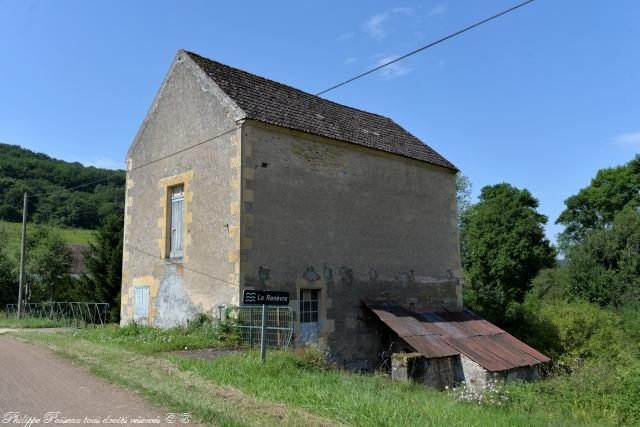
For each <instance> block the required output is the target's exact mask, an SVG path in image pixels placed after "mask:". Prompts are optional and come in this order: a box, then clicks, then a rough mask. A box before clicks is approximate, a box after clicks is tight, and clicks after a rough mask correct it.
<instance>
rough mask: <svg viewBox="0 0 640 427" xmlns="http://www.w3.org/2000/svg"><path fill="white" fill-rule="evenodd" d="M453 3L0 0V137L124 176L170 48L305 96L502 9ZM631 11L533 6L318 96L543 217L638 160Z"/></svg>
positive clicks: (638, 34)
mask: <svg viewBox="0 0 640 427" xmlns="http://www.w3.org/2000/svg"><path fill="white" fill-rule="evenodd" d="M514 4H515V2H513V1H505V0H483V1H479V0H457V1H444V2H443V1H424V2H415V1H405V2H390V1H386V2H385V1H367V2H364V1H363V2H345V1H323V2H299V1H296V2H293V1H289V2H264V1H259V2H258V1H255V2H254V1H244V2H209V1H181V2H178V1H174V2H168V1H154V2H151V1H148V2H143V1H135V2H132V1H108V2H107V1H91V2H89V1H58V2H50V1H44V0H43V1H30V0H20V1H7V0H0V52H1V53H2V56H1V57H0V70H1V71H0V72H1V74H0V77H1V78H0V142H4V143H9V144H18V145H21V146H24V147H27V148H30V149H32V150H36V151H41V152H45V153H47V154H49V155H51V156H54V157H58V158H62V159H65V160H70V161H80V162H82V163H85V164H93V165H97V166H103V167H122V166H123V162H124V160H123V159H124V155H125V153H126V150H127V148H128V146H129V144H130V143H131V141H132V139H133V137H134V135H135V133H136V131H137V129H138V126H139V125H140V123H141V122H142V119H143V118H144V116H145V114H146V112H147V109H148V107H149V105H150V103H151V101H152V99H153V97H154V95H155V93H156V90H157V89H158V87H159V85H160V83H161V81H162V79H163V78H164V75H165V73H166V72H167V69H168V67H169V64H170V62H171V60H172V59H173V57H174V55H175V53H176V51H177V50H178V49H179V48H185V49H188V50H192V51H194V52H197V53H199V54H201V55H203V56H207V57H210V58H212V59H216V60H218V61H221V62H224V63H227V64H229V65H233V66H236V67H239V68H242V69H245V70H247V71H250V72H253V73H256V74H259V75H262V76H265V77H268V78H272V79H275V80H278V81H281V82H283V83H287V84H290V85H292V86H295V87H298V88H300V89H303V90H306V91H309V92H318V91H320V90H322V89H325V88H326V87H329V86H331V85H332V84H334V83H337V82H339V81H341V80H344V79H345V78H348V77H351V76H352V75H354V74H357V73H360V72H362V71H365V70H367V69H368V68H370V67H372V66H375V65H376V64H378V63H380V62H381V61H384V60H386V59H389V58H393V57H394V56H397V55H401V54H402V53H404V52H407V51H410V50H412V49H414V48H416V47H419V46H421V45H424V44H426V43H428V42H429V41H432V40H435V39H437V38H439V37H441V36H443V35H446V34H447V33H450V32H453V31H455V30H457V29H459V28H461V27H463V26H466V25H468V24H470V23H473V22H475V21H477V20H479V19H482V18H484V17H487V16H489V15H491V14H493V13H495V12H497V11H499V10H502V9H506V8H508V7H510V6H512V5H514ZM638 18H640V2H637V1H633V0H617V1H610V2H604V1H595V0H565V1H555V0H537V1H536V2H534V3H533V4H531V5H529V6H526V7H524V8H522V9H520V10H519V11H517V12H515V13H512V14H509V15H507V16H505V17H503V18H500V19H499V20H496V21H493V22H491V23H489V24H487V25H485V26H482V27H480V28H478V29H476V30H473V31H472V32H468V33H466V34H464V35H462V36H460V37H457V38H454V39H452V40H450V41H447V42H445V43H443V44H441V45H438V46H436V47H434V48H433V49H429V50H427V51H425V52H423V53H421V54H419V55H416V56H413V57H411V58H409V59H408V60H406V61H404V62H401V63H398V64H396V65H395V66H393V67H391V68H389V69H387V70H385V71H381V72H378V73H376V74H375V75H371V76H368V77H366V78H364V79H361V80H359V81H357V82H354V83H352V84H350V85H347V86H345V87H342V88H340V89H337V90H335V91H333V92H330V93H328V94H327V95H326V97H327V98H329V99H332V100H334V101H337V102H340V103H344V104H347V105H351V106H354V107H357V108H361V109H364V110H368V111H372V112H376V113H379V114H383V115H386V116H389V117H392V118H393V119H394V120H396V121H397V122H398V123H400V124H401V125H403V126H404V127H406V128H407V129H408V130H409V131H410V132H412V133H413V134H415V135H416V136H418V137H419V138H421V139H422V140H423V141H425V142H427V143H428V144H429V145H431V146H432V147H433V148H435V149H436V150H437V151H438V152H440V153H441V154H443V155H444V156H445V157H447V158H448V159H449V160H451V161H452V162H453V163H454V164H456V165H457V166H458V167H459V168H460V169H461V170H462V171H463V173H464V174H466V175H468V176H469V178H470V179H471V181H472V183H473V186H474V197H475V196H476V195H477V194H478V192H479V190H480V188H482V187H483V186H484V185H489V184H495V183H498V182H509V183H512V184H513V185H516V186H518V187H526V188H528V189H529V190H530V191H531V192H532V193H533V194H534V195H535V196H536V197H537V198H538V199H539V200H540V211H541V212H542V213H544V214H546V215H548V216H549V224H548V225H547V234H548V236H549V237H550V238H552V239H553V237H554V235H555V234H556V233H558V232H559V231H561V227H559V226H556V225H554V224H553V222H554V221H555V219H556V218H557V216H558V215H559V213H560V212H561V211H562V209H563V206H564V205H563V201H564V200H565V199H566V198H567V197H568V196H570V195H572V194H575V193H576V192H577V191H578V190H579V189H580V188H582V187H584V186H586V185H588V183H589V180H590V179H591V177H593V175H594V174H595V172H596V171H597V170H598V169H600V168H603V167H607V166H613V165H617V164H622V163H625V162H627V161H629V160H630V159H631V158H632V157H633V156H634V154H635V153H636V152H638V151H640V120H639V119H640V78H639V77H640V75H639V73H640V71H639V70H640V48H639V47H638V45H639V42H640V25H639V24H638V21H639V19H638Z"/></svg>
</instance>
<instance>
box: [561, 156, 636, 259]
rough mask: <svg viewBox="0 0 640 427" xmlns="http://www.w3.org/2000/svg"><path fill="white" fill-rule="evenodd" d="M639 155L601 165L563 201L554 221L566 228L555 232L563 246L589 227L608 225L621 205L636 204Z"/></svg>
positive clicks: (579, 236)
mask: <svg viewBox="0 0 640 427" xmlns="http://www.w3.org/2000/svg"><path fill="white" fill-rule="evenodd" d="M639 195H640V155H636V157H635V158H634V159H633V160H631V161H630V162H629V163H627V164H626V165H622V166H617V167H613V168H606V169H601V170H599V171H598V173H597V174H596V176H595V178H593V179H592V180H591V184H590V185H589V186H588V187H586V188H583V189H582V190H580V191H579V192H578V194H575V195H573V196H571V197H569V198H568V199H567V200H566V201H565V205H566V209H565V210H564V211H563V212H562V213H561V214H560V216H559V217H558V219H557V221H556V223H557V224H563V225H564V226H565V227H566V228H565V230H564V231H563V232H562V233H561V234H560V236H559V242H560V244H561V247H562V249H563V250H565V249H568V247H569V246H571V245H573V244H576V243H579V242H581V241H582V240H583V239H584V238H585V236H586V234H587V233H588V232H590V231H592V230H602V229H604V228H605V227H607V226H610V225H611V224H612V222H613V219H614V217H615V215H616V214H617V213H618V212H620V211H621V210H622V209H624V208H625V207H630V208H634V207H638V206H640V197H639Z"/></svg>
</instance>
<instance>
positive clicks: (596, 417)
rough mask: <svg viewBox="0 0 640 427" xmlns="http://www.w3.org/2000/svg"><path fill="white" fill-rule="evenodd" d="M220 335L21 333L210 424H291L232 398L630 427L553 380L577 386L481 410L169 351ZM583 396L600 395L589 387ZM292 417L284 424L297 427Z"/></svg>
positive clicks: (287, 357)
mask: <svg viewBox="0 0 640 427" xmlns="http://www.w3.org/2000/svg"><path fill="white" fill-rule="evenodd" d="M210 327H211V326H206V325H205V327H204V328H203V327H202V326H198V325H197V324H194V325H193V326H191V327H186V328H173V329H171V330H167V331H159V330H154V329H152V328H146V327H139V326H138V327H135V326H129V327H127V328H117V327H115V326H105V327H96V328H90V329H86V330H78V331H74V332H69V333H64V334H47V335H46V336H43V334H27V333H21V334H22V335H23V336H26V337H28V339H30V340H32V341H34V342H39V343H41V344H44V345H47V346H49V347H50V348H52V349H54V350H55V351H56V352H58V353H59V354H61V355H63V356H64V357H67V358H69V359H71V360H73V361H75V362H76V363H79V364H80V365H83V366H85V367H87V368H88V369H90V370H91V371H92V372H93V373H95V374H97V375H99V376H102V377H105V378H107V379H109V380H111V381H113V382H116V383H118V384H122V385H124V386H126V387H129V388H132V389H134V390H136V391H138V392H140V393H141V394H142V395H144V396H146V397H147V398H148V399H150V400H151V401H152V402H155V403H157V404H159V405H162V406H164V407H166V408H170V409H172V410H176V411H188V412H192V413H193V414H195V415H197V417H198V418H200V419H201V420H204V421H206V422H214V421H215V422H214V423H216V424H223V425H252V424H263V425H265V424H266V425H271V424H274V425H275V424H280V423H281V420H279V421H278V422H272V423H269V422H266V421H265V420H260V419H256V418H251V417H249V418H247V417H243V416H241V414H240V415H239V414H238V410H233V409H229V410H227V409H226V408H227V406H225V405H226V403H229V401H228V399H229V397H228V395H229V394H231V395H233V396H234V399H237V400H238V402H236V404H237V405H240V406H243V405H244V406H247V407H252V408H256V406H255V405H257V407H258V408H260V409H259V410H260V411H264V412H265V413H266V414H271V415H273V412H274V411H276V412H277V411H278V410H277V408H280V410H283V409H282V408H285V409H286V413H287V414H292V413H296V414H298V415H297V417H300V416H304V417H306V418H304V419H305V420H306V421H305V422H300V421H297V418H296V422H297V424H300V425H305V424H323V423H325V424H326V423H327V420H329V421H328V422H329V423H330V424H348V425H357V426H425V425H429V426H448V427H450V426H485V425H491V426H547V425H551V426H553V425H558V426H564V425H594V426H606V425H617V424H619V421H620V417H616V416H608V415H607V414H602V413H596V412H594V411H595V409H594V407H593V406H590V405H586V406H583V407H582V410H578V409H579V408H581V406H575V405H572V404H571V402H569V401H568V400H569V399H572V398H573V397H574V396H573V395H569V399H564V398H563V397H562V395H561V394H560V393H561V392H562V391H563V389H556V388H555V387H554V386H553V384H552V383H553V381H558V382H565V383H566V381H567V379H566V378H561V377H558V378H554V379H551V380H545V381H541V382H539V383H535V384H521V385H516V386H511V387H510V393H512V398H511V399H510V400H509V401H508V402H507V403H506V404H505V405H502V406H497V405H479V404H472V403H464V402H459V401H456V400H455V399H453V398H452V397H450V396H449V395H447V394H446V393H442V392H437V391H434V390H430V389H428V388H426V387H424V386H422V385H417V384H412V383H408V384H404V383H398V382H394V381H391V380H390V379H389V378H388V376H386V375H382V374H376V375H373V374H367V375H365V374H353V373H348V372H345V371H341V370H336V369H329V368H327V367H323V366H322V365H321V364H319V363H318V362H317V361H318V358H317V357H316V355H314V354H312V353H311V354H310V353H309V352H307V353H304V352H293V351H283V352H277V351H272V352H269V354H268V357H267V362H266V363H265V364H264V365H263V364H261V363H260V362H259V359H258V356H257V354H256V353H255V352H245V353H243V354H236V355H230V356H225V357H220V358H217V359H212V360H197V359H191V358H186V357H183V356H178V355H175V354H170V355H166V354H163V353H161V352H163V351H170V350H179V349H184V347H188V348H203V347H205V346H213V347H222V346H224V345H226V344H227V343H226V342H225V338H224V333H223V334H221V333H220V330H215V327H214V329H209V328H210ZM201 329H204V330H201ZM25 334H26V335H25ZM212 390H217V391H215V392H212ZM224 390H226V391H224ZM229 390H235V392H231V391H229ZM212 393H213V395H214V399H213V400H212V396H211V394H212ZM583 393H584V394H585V395H591V396H592V397H594V396H595V395H592V394H590V393H589V390H588V389H585V390H583ZM216 395H217V398H215V396H216ZM225 396H226V397H225ZM556 401H557V402H556ZM225 402H226V403H225ZM248 402H251V403H248ZM257 402H259V403H257ZM554 402H556V403H554ZM278 405H279V406H278ZM301 414H302V415H301ZM271 415H265V416H266V417H267V418H268V417H269V416H271ZM609 415H610V414H609ZM287 416H288V415H287ZM287 416H284V419H285V420H289V421H291V422H293V421H292V420H293V419H289V418H287ZM281 418H282V415H281ZM220 420H223V422H220ZM289 421H287V422H282V423H283V424H285V425H286V424H288V423H289ZM293 424H296V423H293Z"/></svg>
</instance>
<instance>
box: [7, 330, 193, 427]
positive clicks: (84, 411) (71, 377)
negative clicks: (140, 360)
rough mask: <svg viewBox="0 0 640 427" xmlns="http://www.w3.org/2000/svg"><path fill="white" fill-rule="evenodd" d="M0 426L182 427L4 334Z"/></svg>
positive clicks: (129, 394) (138, 399) (141, 402)
mask: <svg viewBox="0 0 640 427" xmlns="http://www.w3.org/2000/svg"><path fill="white" fill-rule="evenodd" d="M47 414H49V423H47V422H46V421H47ZM31 419H39V420H36V421H37V422H34V421H32V422H31V423H30V421H31ZM92 420H95V421H97V422H96V423H94V422H92ZM65 421H66V422H65ZM0 423H2V424H11V425H21V426H25V425H26V426H30V425H33V426H36V425H45V424H62V423H64V424H73V425H90V424H91V425H137V426H149V425H164V426H169V425H181V424H182V425H184V423H183V422H182V421H181V419H180V415H179V414H176V415H168V414H167V413H166V412H164V411H162V410H161V409H158V408H155V407H153V406H151V405H150V404H148V403H147V402H146V401H144V400H143V399H142V398H141V397H140V396H138V395H137V394H136V393H134V392H132V391H128V390H123V389H121V388H119V387H118V386H116V385H113V384H110V383H108V382H106V381H103V380H100V379H98V378H95V377H93V376H91V375H90V374H88V373H86V372H85V371H83V370H82V369H80V368H78V367H75V366H73V365H72V364H70V363H68V362H66V361H64V360H62V359H59V358H58V357H56V356H55V355H53V354H52V353H51V352H49V351H47V350H46V349H45V348H42V347H37V346H34V345H31V344H28V343H26V342H24V341H22V340H21V339H19V338H16V337H12V336H7V335H0Z"/></svg>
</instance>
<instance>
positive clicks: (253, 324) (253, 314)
mask: <svg viewBox="0 0 640 427" xmlns="http://www.w3.org/2000/svg"><path fill="white" fill-rule="evenodd" d="M266 311H267V313H266V314H267V336H266V338H267V347H269V348H287V347H289V345H290V344H291V341H292V339H293V311H292V310H291V307H289V306H268V307H266ZM223 316H225V318H226V319H227V320H232V321H233V322H234V324H235V327H236V328H237V330H238V332H239V334H240V337H241V339H242V342H243V344H244V345H246V346H249V347H253V346H260V340H261V338H262V306H260V305H258V306H242V307H227V308H226V309H225V311H224V315H223Z"/></svg>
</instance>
